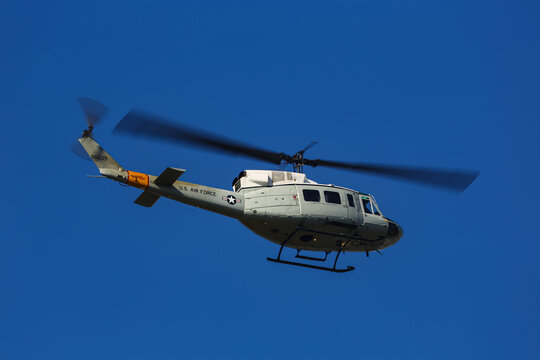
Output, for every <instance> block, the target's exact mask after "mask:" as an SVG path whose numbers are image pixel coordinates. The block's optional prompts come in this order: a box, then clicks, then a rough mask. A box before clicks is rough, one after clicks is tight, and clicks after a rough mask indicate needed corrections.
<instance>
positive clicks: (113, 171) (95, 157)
mask: <svg viewBox="0 0 540 360" xmlns="http://www.w3.org/2000/svg"><path fill="white" fill-rule="evenodd" d="M79 142H80V143H81V145H82V146H83V148H84V150H86V152H87V153H88V155H89V156H90V158H91V159H92V161H93V162H94V164H96V166H97V167H98V169H99V172H100V173H101V175H103V176H106V177H108V178H112V179H115V180H118V179H119V178H125V177H126V175H127V172H126V170H124V168H122V167H121V166H120V164H118V163H117V162H116V160H114V159H113V157H112V156H111V155H109V153H108V152H106V151H105V149H103V148H102V147H101V146H100V145H99V144H98V143H97V142H96V141H95V140H94V139H92V138H91V137H90V136H83V137H81V138H80V139H79Z"/></svg>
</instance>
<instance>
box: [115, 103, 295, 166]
mask: <svg viewBox="0 0 540 360" xmlns="http://www.w3.org/2000/svg"><path fill="white" fill-rule="evenodd" d="M114 131H115V132H123V133H129V134H131V135H135V136H144V137H153V138H158V139H163V140H168V141H171V142H185V143H189V144H194V145H197V146H200V147H206V148H211V149H214V150H220V151H225V152H228V153H232V154H235V155H243V156H247V157H252V158H255V159H259V160H264V161H268V162H270V163H273V164H278V165H279V164H280V163H281V160H282V159H284V158H285V157H286V155H284V154H281V153H277V152H272V151H267V150H263V149H259V148H256V147H254V146H251V145H246V144H242V143H239V142H237V141H234V140H230V139H226V138H224V137H221V136H218V135H213V134H209V133H203V132H201V131H200V130H195V129H193V128H189V127H187V126H184V125H179V124H173V123H171V122H169V121H167V120H165V119H163V118H161V117H158V116H155V115H152V114H149V113H146V112H143V111H140V110H137V109H133V110H131V111H130V112H129V113H127V115H126V116H124V118H123V119H122V120H120V122H119V123H118V125H116V127H115V128H114ZM284 156H285V157H284Z"/></svg>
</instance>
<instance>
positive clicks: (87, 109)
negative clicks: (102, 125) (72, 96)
mask: <svg viewBox="0 0 540 360" xmlns="http://www.w3.org/2000/svg"><path fill="white" fill-rule="evenodd" d="M78 100H79V104H80V105H81V108H82V111H83V113H84V116H85V117H86V122H87V123H88V127H94V126H95V125H96V124H97V123H98V122H99V121H100V120H101V118H103V116H105V114H106V113H107V111H108V109H107V107H106V106H105V105H103V104H102V103H100V102H99V101H97V100H94V99H90V98H85V97H80V98H78Z"/></svg>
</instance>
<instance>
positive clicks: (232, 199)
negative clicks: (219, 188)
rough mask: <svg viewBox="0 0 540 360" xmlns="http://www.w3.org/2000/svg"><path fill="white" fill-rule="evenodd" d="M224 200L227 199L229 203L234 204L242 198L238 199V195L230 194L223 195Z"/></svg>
mask: <svg viewBox="0 0 540 360" xmlns="http://www.w3.org/2000/svg"><path fill="white" fill-rule="evenodd" d="M222 199H223V200H225V201H227V203H228V204H229V205H234V204H236V203H239V202H240V200H238V199H237V198H236V197H234V196H233V195H229V196H223V197H222Z"/></svg>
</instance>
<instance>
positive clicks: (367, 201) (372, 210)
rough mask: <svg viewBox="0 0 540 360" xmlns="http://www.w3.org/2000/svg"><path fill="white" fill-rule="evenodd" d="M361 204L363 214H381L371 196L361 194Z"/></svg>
mask: <svg viewBox="0 0 540 360" xmlns="http://www.w3.org/2000/svg"><path fill="white" fill-rule="evenodd" d="M362 205H363V208H364V213H365V214H373V215H378V216H382V215H381V211H380V210H379V207H378V206H377V203H376V202H375V199H374V198H373V197H371V196H365V195H362Z"/></svg>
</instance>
